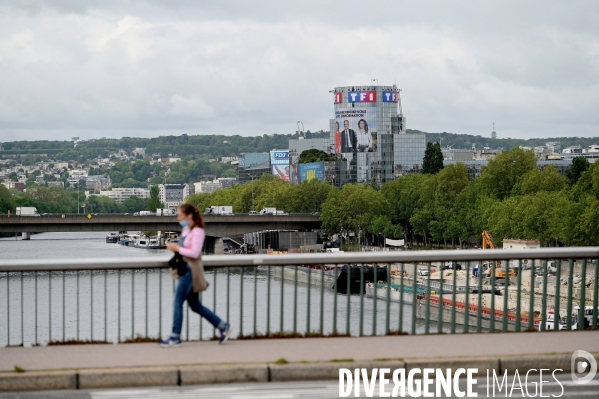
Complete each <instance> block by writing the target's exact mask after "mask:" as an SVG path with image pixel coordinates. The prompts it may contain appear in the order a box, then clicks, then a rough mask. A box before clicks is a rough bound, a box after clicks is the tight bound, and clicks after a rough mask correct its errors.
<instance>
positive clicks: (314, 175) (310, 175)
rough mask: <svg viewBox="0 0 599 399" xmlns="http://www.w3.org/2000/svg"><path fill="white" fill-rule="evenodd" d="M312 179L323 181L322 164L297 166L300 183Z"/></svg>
mask: <svg viewBox="0 0 599 399" xmlns="http://www.w3.org/2000/svg"><path fill="white" fill-rule="evenodd" d="M312 179H318V180H324V162H311V163H300V164H299V180H300V183H302V182H304V181H306V180H312Z"/></svg>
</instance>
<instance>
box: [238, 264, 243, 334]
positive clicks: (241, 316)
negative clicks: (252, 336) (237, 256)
mask: <svg viewBox="0 0 599 399" xmlns="http://www.w3.org/2000/svg"><path fill="white" fill-rule="evenodd" d="M243 269H244V267H243V266H241V271H240V273H239V276H240V278H239V284H240V285H241V287H240V289H239V335H240V336H242V337H243V336H244V335H243Z"/></svg>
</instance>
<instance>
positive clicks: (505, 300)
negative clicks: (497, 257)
mask: <svg viewBox="0 0 599 399" xmlns="http://www.w3.org/2000/svg"><path fill="white" fill-rule="evenodd" d="M509 265H510V261H509V259H506V260H505V272H506V275H505V277H504V278H503V294H504V295H503V318H502V321H503V323H502V326H501V330H502V331H503V332H506V331H507V313H508V304H509V297H510V286H509V284H510V268H509ZM506 280H507V281H506ZM506 283H507V285H506Z"/></svg>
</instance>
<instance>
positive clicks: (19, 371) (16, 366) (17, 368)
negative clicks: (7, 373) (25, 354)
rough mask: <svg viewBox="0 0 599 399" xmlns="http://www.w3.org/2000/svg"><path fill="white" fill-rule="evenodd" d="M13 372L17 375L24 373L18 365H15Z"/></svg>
mask: <svg viewBox="0 0 599 399" xmlns="http://www.w3.org/2000/svg"><path fill="white" fill-rule="evenodd" d="M15 372H17V373H24V372H25V369H24V368H22V367H20V366H19V365H18V364H15Z"/></svg>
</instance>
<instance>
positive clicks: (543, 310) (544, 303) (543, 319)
mask: <svg viewBox="0 0 599 399" xmlns="http://www.w3.org/2000/svg"><path fill="white" fill-rule="evenodd" d="M546 323H547V259H545V260H544V261H543V295H542V296H541V329H540V331H545V330H546V329H547V325H546Z"/></svg>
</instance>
